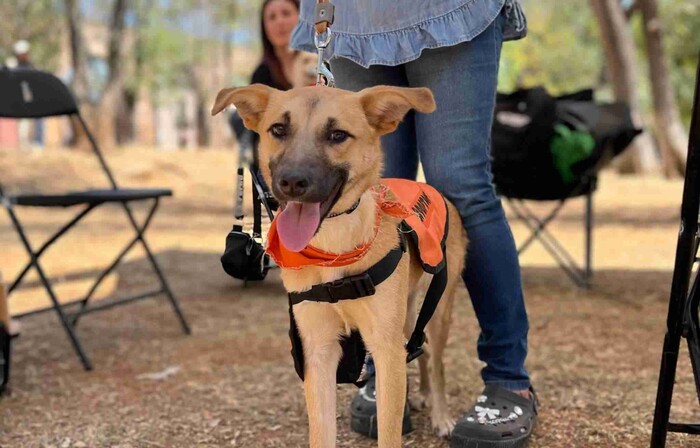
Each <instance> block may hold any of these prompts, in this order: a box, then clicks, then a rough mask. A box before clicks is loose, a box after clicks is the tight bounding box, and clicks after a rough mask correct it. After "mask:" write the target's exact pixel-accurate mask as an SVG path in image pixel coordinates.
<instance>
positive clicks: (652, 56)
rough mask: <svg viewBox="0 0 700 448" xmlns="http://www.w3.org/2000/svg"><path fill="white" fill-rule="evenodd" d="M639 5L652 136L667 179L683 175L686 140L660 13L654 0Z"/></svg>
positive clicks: (643, 0) (640, 0)
mask: <svg viewBox="0 0 700 448" xmlns="http://www.w3.org/2000/svg"><path fill="white" fill-rule="evenodd" d="M638 3H639V6H640V9H641V11H642V18H643V19H644V39H645V41H646V45H647V58H648V62H649V78H650V80H651V91H652V95H653V98H654V122H655V134H656V138H657V140H658V142H659V149H660V151H661V161H662V167H663V172H664V174H665V175H666V176H668V177H674V176H679V175H682V174H683V173H684V172H685V162H686V156H687V150H688V138H687V134H686V132H685V129H684V127H683V124H682V122H681V118H680V114H679V112H678V105H677V104H676V98H675V97H674V94H673V89H672V87H671V79H670V76H669V68H668V59H667V58H666V54H665V52H664V47H663V33H662V24H661V20H660V19H659V10H658V6H657V3H656V0H638Z"/></svg>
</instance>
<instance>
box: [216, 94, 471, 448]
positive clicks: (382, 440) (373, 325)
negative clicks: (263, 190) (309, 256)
mask: <svg viewBox="0 0 700 448" xmlns="http://www.w3.org/2000/svg"><path fill="white" fill-rule="evenodd" d="M231 104H235V106H236V107H237V109H238V110H239V112H240V114H241V116H242V117H243V120H244V123H245V126H247V127H248V128H249V129H252V130H254V131H256V132H258V133H259V134H260V146H259V157H260V168H261V170H262V173H263V176H264V177H265V180H266V181H267V183H268V185H270V186H271V187H272V192H273V194H274V195H275V196H276V198H277V199H278V200H279V201H280V203H281V204H282V205H283V206H285V212H286V213H287V214H288V215H290V216H292V218H293V219H292V218H289V217H288V218H287V219H286V221H287V222H284V223H283V222H280V226H279V229H278V230H279V232H280V236H284V237H283V238H282V242H283V244H284V245H285V246H292V247H291V248H292V249H293V250H300V248H302V247H304V246H306V245H310V246H313V247H314V248H317V249H319V250H321V251H324V252H325V253H330V254H342V253H346V252H351V251H353V250H356V249H357V247H358V246H363V245H366V243H367V242H370V241H371V242H372V243H371V245H370V246H369V248H368V250H367V252H366V253H365V254H364V255H363V256H362V257H361V258H359V259H358V260H357V261H355V262H352V263H350V264H347V265H345V266H341V267H335V266H306V267H303V268H297V269H288V268H284V267H282V270H281V277H282V281H283V283H284V286H285V288H286V289H287V291H290V292H291V291H306V290H308V289H309V288H311V287H312V286H313V285H317V284H320V283H325V282H331V281H334V280H337V279H340V278H343V277H346V276H349V275H354V274H357V273H361V272H364V271H366V270H367V269H368V268H369V267H370V266H373V265H374V264H375V263H377V262H378V261H379V260H381V259H382V258H383V257H384V256H385V255H386V254H387V253H389V252H390V251H392V250H393V249H395V248H396V247H398V246H399V245H400V243H401V235H400V234H399V233H398V232H397V226H398V225H399V224H400V222H401V218H400V217H395V216H393V215H390V214H386V213H384V212H382V211H381V209H378V203H377V194H376V187H377V186H378V185H379V184H380V174H381V172H382V168H383V156H382V149H381V145H380V137H381V136H382V135H384V134H387V133H390V132H393V131H394V130H395V129H396V128H397V126H398V125H399V123H400V122H401V120H402V119H403V117H404V115H405V114H406V113H407V112H408V111H409V110H411V109H415V110H416V111H417V112H421V113H430V112H432V111H434V110H435V107H436V105H435V100H434V98H433V95H432V93H431V92H430V90H429V89H426V88H400V87H390V86H377V87H371V88H367V89H364V90H362V91H360V92H349V91H345V90H341V89H334V88H327V87H303V88H296V89H292V90H289V91H285V92H283V91H279V90H276V89H273V88H270V87H267V86H264V85H260V84H254V85H251V86H247V87H240V88H231V89H223V90H221V91H220V92H219V94H218V96H217V98H216V101H215V105H214V107H213V109H212V115H216V114H217V113H219V112H221V111H222V110H224V109H225V108H226V107H228V106H229V105H231ZM445 202H446V208H447V215H448V220H447V222H448V232H447V237H446V240H445V241H444V247H445V249H446V250H445V251H444V253H445V257H446V259H447V260H446V261H447V286H446V288H445V292H444V294H443V298H442V300H441V301H440V302H439V305H438V307H437V309H436V311H435V314H434V315H433V317H432V319H431V320H430V322H429V324H428V326H427V329H426V333H427V340H428V343H427V344H426V347H425V354H424V355H423V356H421V357H419V358H418V359H419V368H420V374H421V378H420V393H419V396H418V397H416V399H415V400H413V402H412V404H414V405H415V406H417V407H422V406H426V405H427V406H429V407H430V409H431V410H430V416H431V420H432V426H433V428H434V430H435V431H436V432H437V434H438V435H440V436H443V437H447V436H449V434H450V433H451V431H452V429H453V427H454V420H453V419H452V418H451V416H450V414H449V410H448V407H447V400H446V394H445V376H444V367H443V360H442V357H443V351H444V349H445V345H446V342H447V336H448V331H449V326H450V321H451V312H452V306H453V301H454V292H455V289H456V287H457V285H458V283H459V279H460V273H461V272H462V270H463V266H464V256H465V252H466V246H467V236H466V233H465V231H464V229H463V226H462V222H461V218H460V215H459V213H458V212H457V210H456V208H455V207H454V205H452V204H451V203H449V201H445ZM348 210H351V212H347V211H348ZM378 210H379V211H378ZM329 216H332V219H331V218H329ZM283 228H284V230H283ZM285 235H286V236H285ZM425 279H426V275H425V273H424V271H423V267H422V266H421V259H420V258H419V255H418V253H417V251H416V245H415V244H414V243H413V242H411V241H409V244H408V248H407V250H406V252H405V253H404V254H403V256H402V258H401V260H400V262H399V263H398V266H397V267H396V269H395V270H394V272H393V273H392V274H391V276H389V277H388V278H387V279H386V280H385V281H383V282H382V283H381V284H380V285H378V286H377V287H376V293H375V294H374V295H371V296H368V297H363V298H361V299H357V300H347V301H339V302H337V303H319V302H310V301H305V302H301V303H298V304H295V305H294V306H293V316H294V319H295V320H296V322H297V324H298V329H299V333H300V336H301V341H302V344H303V350H304V353H305V358H304V365H303V370H304V394H305V399H306V406H307V413H308V421H309V444H310V446H311V447H312V448H328V447H335V446H336V445H335V444H336V369H337V366H338V363H339V361H340V359H341V356H342V353H341V352H342V350H341V346H340V344H339V340H340V338H341V337H343V336H347V335H348V334H349V333H350V332H351V331H353V330H358V331H359V333H360V334H361V336H362V340H363V341H364V344H365V346H366V348H367V349H368V351H369V352H370V353H371V354H372V356H373V357H374V360H375V366H376V375H377V382H376V387H377V408H378V442H379V447H380V448H394V447H400V446H401V426H402V416H403V410H404V406H405V400H406V387H407V385H406V349H405V347H404V344H405V342H406V339H407V338H408V337H409V335H410V334H411V332H412V331H413V327H414V325H415V322H416V317H417V313H418V311H417V310H418V306H419V301H420V300H421V298H422V297H424V294H423V292H422V291H423V290H424V289H425V285H426V283H427V282H426V280H425Z"/></svg>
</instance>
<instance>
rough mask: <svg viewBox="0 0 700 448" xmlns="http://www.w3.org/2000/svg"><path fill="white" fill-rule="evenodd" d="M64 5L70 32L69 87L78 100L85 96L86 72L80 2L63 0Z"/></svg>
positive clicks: (83, 98) (80, 100)
mask: <svg viewBox="0 0 700 448" xmlns="http://www.w3.org/2000/svg"><path fill="white" fill-rule="evenodd" d="M64 4H65V7H66V21H67V24H68V32H69V34H70V51H71V67H72V69H73V78H72V79H71V88H72V89H73V94H74V95H75V97H76V99H77V100H78V102H82V101H83V100H85V98H86V96H87V85H88V84H87V73H86V72H85V50H84V44H83V33H82V31H81V30H82V25H83V18H82V14H81V13H80V4H79V2H77V1H76V0H64Z"/></svg>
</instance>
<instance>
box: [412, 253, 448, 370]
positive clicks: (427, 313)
mask: <svg viewBox="0 0 700 448" xmlns="http://www.w3.org/2000/svg"><path fill="white" fill-rule="evenodd" d="M444 261H445V263H444V265H443V267H442V269H441V270H440V271H438V272H436V273H435V274H433V279H432V280H430V286H428V292H426V293H425V300H424V301H423V306H421V309H420V312H419V313H418V320H416V327H415V328H414V329H413V333H412V334H411V339H409V340H408V343H407V344H406V351H407V352H408V355H406V362H411V361H413V360H414V359H416V358H417V357H419V356H420V355H422V354H423V344H424V343H425V326H426V325H428V322H430V318H431V317H433V313H435V309H436V308H437V306H438V303H440V298H442V294H443V293H444V292H445V287H446V286H447V257H446V256H445V260H444Z"/></svg>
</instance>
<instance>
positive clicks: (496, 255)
mask: <svg viewBox="0 0 700 448" xmlns="http://www.w3.org/2000/svg"><path fill="white" fill-rule="evenodd" d="M502 25H503V16H502V15H501V16H499V17H498V18H497V19H496V21H495V22H494V23H492V24H491V25H490V26H489V27H488V28H486V30H484V31H483V32H482V33H481V34H480V35H479V36H477V37H476V38H475V39H473V40H471V41H469V42H465V43H461V44H458V45H455V46H451V47H443V48H438V49H431V50H425V51H424V52H423V54H422V55H421V57H420V58H418V59H417V60H415V61H411V62H408V63H406V64H402V65H399V66H396V67H389V66H380V65H373V66H370V67H369V68H368V69H365V68H362V67H361V66H359V65H357V64H355V63H354V62H352V61H350V60H347V59H334V60H332V61H331V68H332V70H333V74H334V75H335V79H336V82H337V85H338V86H339V87H341V88H344V89H348V90H360V89H363V88H365V87H370V86H374V85H379V84H385V85H394V86H404V87H428V88H429V89H430V90H432V92H433V95H434V96H435V101H436V103H437V110H436V111H435V112H434V113H432V114H413V113H409V115H407V116H406V118H405V120H404V121H403V122H402V124H401V125H400V126H399V128H398V129H397V130H396V131H395V132H394V133H392V134H388V135H386V136H384V137H383V138H382V147H383V149H384V154H385V170H384V177H400V178H405V179H415V178H416V173H417V170H418V161H419V158H420V161H421V162H422V164H423V170H424V172H425V178H426V180H427V182H428V183H429V184H431V185H433V186H434V187H436V188H437V189H438V190H439V191H440V192H441V193H442V194H443V195H445V197H447V198H448V199H450V201H452V203H453V204H455V206H456V207H457V209H458V210H459V212H460V214H461V216H462V221H463V224H464V228H465V229H466V230H467V234H468V236H469V241H470V242H469V248H468V251H467V262H466V269H465V271H464V273H463V278H464V282H465V284H466V286H467V289H468V290H469V294H470V296H471V299H472V304H473V306H474V311H475V312H476V317H477V319H478V320H479V325H480V327H481V334H480V336H479V340H478V345H477V349H478V353H479V359H481V360H482V361H483V362H485V363H486V367H484V368H483V369H482V371H481V375H482V378H483V380H484V382H485V383H487V384H498V385H500V386H502V387H505V388H507V389H510V390H519V389H527V388H528V387H529V386H530V379H529V375H528V372H527V370H526V369H525V358H526V356H527V333H528V320H527V313H526V311H525V303H524V299H523V292H522V285H521V280H520V265H519V264H518V254H517V251H516V248H515V242H514V240H513V234H512V233H511V230H510V226H509V225H508V222H507V221H506V217H505V213H504V212H503V207H502V206H501V201H500V199H499V198H498V197H497V196H496V192H495V190H494V187H493V183H492V175H491V161H490V147H491V122H492V119H493V111H494V107H495V99H496V84H497V78H498V63H499V59H500V53H501V44H502V38H503V36H502Z"/></svg>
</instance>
